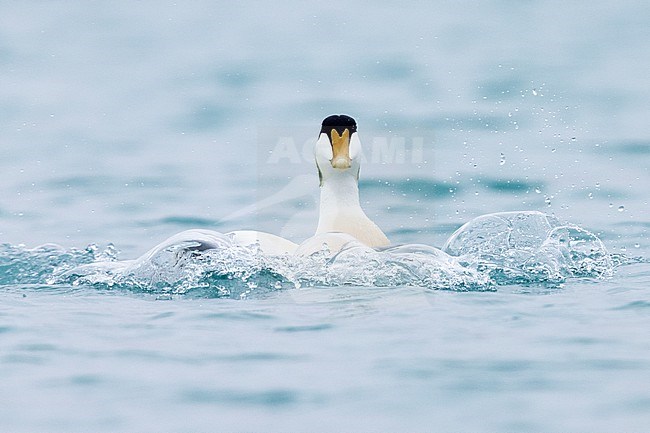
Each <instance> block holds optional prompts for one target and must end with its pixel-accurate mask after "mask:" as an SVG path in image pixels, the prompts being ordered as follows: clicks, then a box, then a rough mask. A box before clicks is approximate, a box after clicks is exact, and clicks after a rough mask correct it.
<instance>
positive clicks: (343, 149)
mask: <svg viewBox="0 0 650 433" xmlns="http://www.w3.org/2000/svg"><path fill="white" fill-rule="evenodd" d="M314 155H315V157H316V166H317V167H318V176H319V178H320V184H321V186H322V185H323V180H324V179H326V178H328V177H331V176H335V175H351V176H355V177H356V178H357V179H358V178H359V167H360V166H359V159H360V155H361V142H360V141H359V136H358V135H357V122H355V120H354V119H353V118H351V117H350V116H346V115H345V114H334V115H332V116H329V117H326V118H325V120H323V124H322V126H321V129H320V134H319V136H318V141H317V142H316V147H315V148H314Z"/></svg>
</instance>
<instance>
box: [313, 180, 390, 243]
mask: <svg viewBox="0 0 650 433" xmlns="http://www.w3.org/2000/svg"><path fill="white" fill-rule="evenodd" d="M327 232H343V233H348V234H350V235H352V236H354V237H355V238H357V239H358V240H360V241H361V242H363V243H365V244H366V245H369V246H371V247H376V246H384V245H388V244H389V241H388V239H387V238H386V236H385V235H384V234H383V233H382V231H381V230H380V229H379V227H377V226H376V225H375V223H373V222H372V221H371V220H370V219H369V218H368V217H367V216H366V214H365V213H364V212H363V210H362V209H361V205H360V204H359V185H358V182H357V179H356V176H354V175H352V174H351V173H350V172H349V171H346V172H341V173H338V172H334V173H331V172H330V173H329V176H327V178H324V179H323V185H322V186H321V192H320V214H319V217H318V228H317V229H316V234H320V233H327Z"/></svg>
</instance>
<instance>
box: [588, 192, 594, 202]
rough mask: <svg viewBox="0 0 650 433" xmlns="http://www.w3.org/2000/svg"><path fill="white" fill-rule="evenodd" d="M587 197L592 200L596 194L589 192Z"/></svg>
mask: <svg viewBox="0 0 650 433" xmlns="http://www.w3.org/2000/svg"><path fill="white" fill-rule="evenodd" d="M587 197H589V200H592V199H593V198H594V194H593V193H592V192H590V193H589V194H587Z"/></svg>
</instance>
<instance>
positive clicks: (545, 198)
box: [544, 196, 551, 207]
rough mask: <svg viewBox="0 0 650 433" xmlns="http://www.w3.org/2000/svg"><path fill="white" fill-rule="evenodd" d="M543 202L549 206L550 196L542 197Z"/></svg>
mask: <svg viewBox="0 0 650 433" xmlns="http://www.w3.org/2000/svg"><path fill="white" fill-rule="evenodd" d="M544 203H546V206H548V207H551V197H549V196H546V197H544Z"/></svg>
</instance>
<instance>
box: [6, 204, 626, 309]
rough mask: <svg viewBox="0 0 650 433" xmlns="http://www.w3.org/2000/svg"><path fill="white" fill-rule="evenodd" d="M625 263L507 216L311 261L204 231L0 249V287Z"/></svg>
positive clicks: (530, 274)
mask: <svg viewBox="0 0 650 433" xmlns="http://www.w3.org/2000/svg"><path fill="white" fill-rule="evenodd" d="M626 260H627V259H626V258H625V257H622V256H616V255H612V254H610V253H609V252H608V251H607V249H606V248H605V245H604V244H603V242H602V241H601V240H600V239H599V238H598V237H597V236H596V235H594V234H593V233H590V232H589V231H587V230H585V229H583V228H581V227H578V226H575V225H572V224H564V223H560V222H559V221H558V220H557V219H556V218H554V217H552V216H549V215H545V214H543V213H540V212H505V213H496V214H489V215H483V216H480V217H478V218H476V219H474V220H472V221H470V222H468V223H467V224H465V225H463V226H462V227H461V228H459V229H458V230H456V232H454V233H453V234H452V235H451V237H450V238H449V239H448V241H447V242H446V243H445V245H444V246H443V248H442V249H438V248H435V247H432V246H428V245H420V244H408V245H399V246H393V247H389V248H386V249H382V250H374V249H371V248H368V247H366V246H363V245H361V244H360V243H358V242H350V243H348V244H346V245H345V246H344V247H343V248H342V249H341V250H340V251H334V252H333V251H330V250H329V249H328V246H327V245H324V246H323V249H322V250H321V251H318V252H316V253H314V254H311V255H308V256H295V255H279V256H278V255H268V254H263V253H262V252H261V251H260V248H259V246H258V245H250V246H243V245H239V244H237V243H236V242H235V241H234V238H233V237H230V236H228V235H225V234H222V233H219V232H214V231H207V230H189V231H186V232H182V233H179V234H177V235H175V236H173V237H172V238H170V239H168V240H167V241H165V242H163V243H161V244H160V245H158V246H156V247H155V248H153V249H152V250H150V251H149V252H148V253H146V254H145V255H143V256H142V257H140V258H138V259H136V260H122V261H121V260H118V259H117V250H116V249H115V247H114V246H113V245H109V246H108V247H107V248H106V249H103V250H101V249H99V248H98V247H97V246H95V245H91V246H89V247H88V248H86V249H84V250H77V249H64V248H62V247H59V246H57V245H53V244H48V245H43V246H40V247H37V248H33V249H27V248H25V247H20V246H18V247H16V246H11V245H2V246H0V274H1V276H0V285H29V284H45V285H49V286H57V285H66V286H70V285H72V286H90V287H95V288H104V289H110V290H128V291H133V292H143V293H154V294H158V295H187V296H198V297H228V298H246V297H249V296H251V295H253V294H255V295H259V294H263V293H268V292H272V291H277V290H285V289H288V288H296V287H305V286H319V287H335V286H336V287H338V286H369V287H396V286H418V287H424V288H426V289H430V290H454V291H493V290H496V288H497V287H498V286H500V285H507V284H544V285H558V284H561V283H563V282H565V281H566V280H567V279H571V278H593V279H602V278H607V277H609V276H611V275H612V274H613V272H614V269H615V268H616V266H618V265H620V264H622V263H625V262H626Z"/></svg>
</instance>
